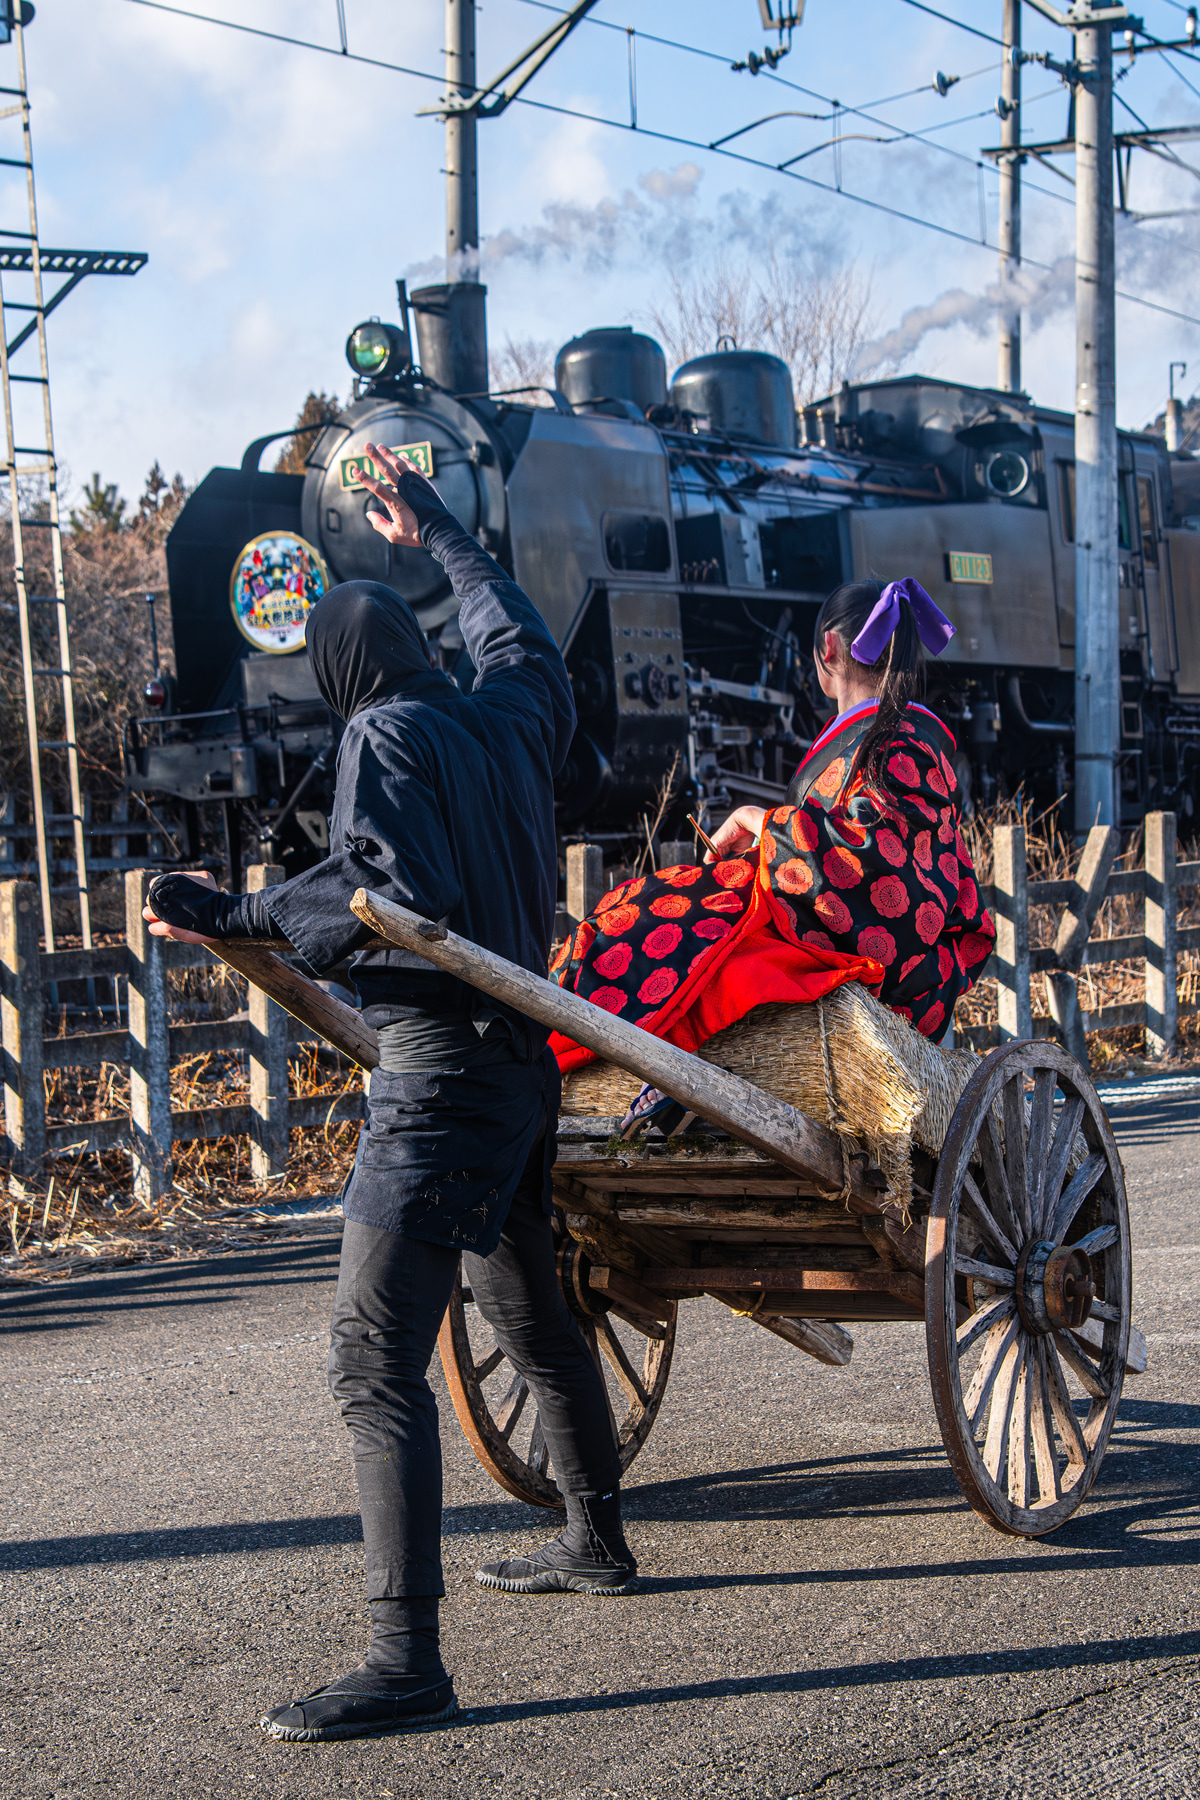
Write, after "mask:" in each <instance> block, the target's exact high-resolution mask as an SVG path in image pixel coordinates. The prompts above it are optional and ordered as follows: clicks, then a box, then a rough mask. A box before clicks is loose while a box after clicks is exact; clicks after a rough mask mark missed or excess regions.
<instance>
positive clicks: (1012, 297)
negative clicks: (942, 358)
mask: <svg viewBox="0 0 1200 1800" xmlns="http://www.w3.org/2000/svg"><path fill="white" fill-rule="evenodd" d="M1020 49H1021V0H1004V69H1003V73H1002V75H1001V81H1000V105H999V107H998V109H997V110H998V111H999V113H1000V154H999V156H998V157H997V170H998V172H999V176H1000V290H1001V300H1000V344H999V368H998V371H997V386H998V387H1001V388H1003V389H1005V390H1006V392H1008V393H1010V394H1019V393H1020V391H1021V308H1020V306H1019V304H1018V303H1017V300H1016V289H1015V284H1016V278H1017V273H1018V271H1019V269H1020V266H1021V153H1020V149H1019V148H1018V146H1019V145H1020V142H1021V62H1020ZM1014 50H1015V51H1016V52H1017V55H1016V56H1014V55H1013V54H1012V52H1013V51H1014Z"/></svg>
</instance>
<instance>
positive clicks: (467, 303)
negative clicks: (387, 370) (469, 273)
mask: <svg viewBox="0 0 1200 1800" xmlns="http://www.w3.org/2000/svg"><path fill="white" fill-rule="evenodd" d="M409 303H410V305H411V306H412V309H413V313H414V314H415V316H416V321H417V345H418V348H419V351H420V362H421V373H422V374H423V375H428V376H430V377H431V378H432V379H433V380H434V381H436V382H437V384H438V386H439V387H443V388H446V389H447V390H448V392H450V393H451V394H485V393H486V392H487V387H488V354H487V311H486V304H487V289H486V288H485V287H483V286H482V285H481V284H480V283H479V282H478V281H446V282H442V283H440V284H439V285H438V286H437V287H427V288H417V289H416V291H415V292H414V293H413V294H412V295H411V297H410V302H409Z"/></svg>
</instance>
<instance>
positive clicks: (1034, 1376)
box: [925, 1042, 1130, 1537]
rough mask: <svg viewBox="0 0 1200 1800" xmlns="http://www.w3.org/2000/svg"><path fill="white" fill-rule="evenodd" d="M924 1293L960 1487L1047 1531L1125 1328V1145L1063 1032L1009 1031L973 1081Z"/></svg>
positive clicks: (1104, 1393) (1109, 1412)
mask: <svg viewBox="0 0 1200 1800" xmlns="http://www.w3.org/2000/svg"><path fill="white" fill-rule="evenodd" d="M925 1308H926V1311H925V1323H926V1335H927V1339H928V1347H929V1371H930V1377H931V1380H932V1384H933V1398H934V1405H935V1407H936V1408H937V1416H938V1423H939V1425H940V1426H941V1432H942V1440H943V1442H944V1443H945V1446H946V1453H947V1455H948V1456H949V1458H950V1464H951V1467H952V1468H953V1470H954V1473H955V1476H956V1477H957V1479H958V1482H959V1485H960V1487H961V1488H962V1490H963V1493H964V1494H965V1495H966V1497H967V1499H968V1500H969V1501H970V1503H971V1505H972V1506H973V1507H974V1508H975V1511H976V1512H978V1513H979V1514H981V1515H982V1517H983V1518H985V1519H987V1520H988V1521H989V1523H990V1524H992V1525H995V1526H996V1527H998V1529H999V1530H1001V1531H1008V1532H1011V1533H1013V1535H1014V1536H1018V1537H1040V1536H1042V1535H1044V1533H1046V1532H1048V1531H1054V1530H1055V1529H1056V1528H1057V1527H1058V1526H1059V1525H1061V1524H1062V1523H1063V1522H1064V1520H1066V1519H1068V1518H1069V1517H1070V1516H1071V1514H1072V1513H1073V1512H1074V1511H1075V1509H1076V1507H1077V1506H1079V1504H1080V1503H1081V1501H1082V1500H1083V1498H1084V1496H1085V1495H1086V1494H1087V1492H1088V1490H1089V1488H1090V1487H1091V1485H1092V1483H1093V1481H1094V1480H1095V1479H1096V1474H1097V1472H1098V1470H1099V1467H1100V1464H1101V1462H1102V1460H1103V1458H1104V1452H1105V1450H1106V1448H1107V1445H1108V1437H1109V1433H1110V1431H1111V1430H1112V1426H1113V1420H1114V1418H1115V1416H1116V1411H1117V1405H1118V1402H1119V1401H1120V1398H1121V1386H1122V1383H1123V1381H1124V1378H1125V1358H1126V1354H1127V1351H1128V1347H1129V1326H1130V1256H1129V1215H1128V1210H1127V1208H1126V1203H1125V1181H1124V1176H1123V1174H1122V1170H1121V1159H1120V1156H1119V1154H1118V1151H1117V1147H1116V1144H1115V1142H1114V1140H1113V1135H1112V1131H1111V1129H1110V1128H1109V1124H1108V1120H1107V1118H1106V1117H1105V1114H1104V1109H1103V1107H1102V1106H1101V1104H1100V1100H1099V1098H1098V1096H1097V1094H1096V1090H1095V1088H1094V1087H1093V1086H1092V1084H1091V1082H1090V1081H1089V1080H1088V1078H1087V1076H1086V1075H1085V1073H1084V1071H1083V1070H1082V1069H1081V1068H1080V1066H1079V1064H1078V1063H1077V1062H1076V1061H1075V1060H1074V1058H1073V1057H1071V1056H1068V1055H1067V1053H1066V1052H1065V1051H1064V1050H1061V1049H1059V1047H1058V1046H1057V1045H1056V1044H1053V1043H1049V1042H1045V1043H1041V1042H1039V1043H1016V1044H1009V1045H1006V1046H1005V1047H1004V1048H1002V1049H1000V1050H995V1051H993V1052H992V1054H991V1055H990V1056H988V1057H986V1058H985V1059H984V1061H983V1062H982V1064H981V1065H980V1067H979V1068H978V1069H977V1070H976V1071H975V1073H974V1075H973V1076H972V1077H971V1080H970V1081H969V1082H968V1084H967V1087H966V1091H965V1092H964V1094H963V1097H962V1100H961V1101H960V1102H959V1105H958V1108H957V1110H956V1111H955V1114H954V1117H953V1119H952V1121H951V1125H950V1131H949V1133H948V1135H947V1138H946V1144H945V1148H944V1150H943V1152H942V1156H941V1159H940V1162H939V1166H938V1174H937V1180H936V1183H935V1186H934V1196H933V1206H932V1211H931V1216H930V1221H929V1233H928V1237H927V1240H926V1265H925ZM1085 1407H1086V1412H1085V1411H1084V1410H1083V1409H1084V1408H1085Z"/></svg>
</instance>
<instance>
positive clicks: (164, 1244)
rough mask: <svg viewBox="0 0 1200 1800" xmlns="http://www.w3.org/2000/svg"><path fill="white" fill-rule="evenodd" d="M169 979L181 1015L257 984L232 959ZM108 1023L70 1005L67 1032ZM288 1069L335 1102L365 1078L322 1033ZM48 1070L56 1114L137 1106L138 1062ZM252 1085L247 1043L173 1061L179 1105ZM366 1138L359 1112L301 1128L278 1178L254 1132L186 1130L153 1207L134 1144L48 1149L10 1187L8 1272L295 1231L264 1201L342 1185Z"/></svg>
mask: <svg viewBox="0 0 1200 1800" xmlns="http://www.w3.org/2000/svg"><path fill="white" fill-rule="evenodd" d="M169 980H170V983H171V993H170V1010H171V1020H172V1023H173V1024H184V1023H188V1022H192V1021H195V1020H197V1019H205V1018H211V1019H219V1018H231V1017H235V1016H236V1015H237V1014H238V1013H239V1012H240V1011H241V1010H242V1009H243V1008H244V1006H245V1001H246V984H245V982H244V981H243V980H242V979H241V977H240V976H237V975H235V974H234V973H233V971H232V970H229V969H225V968H220V969H187V970H180V971H175V972H172V974H171V975H170V977H169ZM112 1023H113V1021H112V1015H111V1013H110V1014H109V1017H108V1018H107V1019H106V1020H105V1021H104V1026H105V1028H107V1029H111V1028H112ZM98 1024H99V1022H98V1021H95V1020H93V1021H90V1022H85V1021H81V1020H80V1019H78V1018H77V1017H76V1018H72V1019H70V1020H69V1021H68V1020H67V1019H66V1017H65V1016H64V1017H63V1018H62V1019H61V1021H60V1029H59V1032H58V1034H57V1035H60V1036H65V1035H66V1034H67V1031H68V1029H69V1030H71V1031H79V1030H81V1029H82V1030H86V1029H96V1028H97V1027H98ZM47 1025H48V1027H49V1020H48V1021H47ZM288 1077H289V1079H288V1090H289V1093H290V1094H292V1095H293V1096H304V1097H311V1096H313V1095H322V1096H325V1095H327V1096H328V1098H329V1101H330V1104H331V1106H332V1104H333V1102H334V1101H336V1100H337V1099H339V1098H340V1097H341V1096H342V1095H343V1094H345V1093H350V1092H354V1091H356V1090H357V1088H358V1086H359V1084H360V1081H361V1074H360V1071H359V1070H358V1069H357V1067H355V1066H354V1065H353V1064H351V1063H350V1062H349V1061H348V1060H347V1059H346V1058H344V1057H341V1056H338V1055H337V1054H336V1053H335V1052H333V1051H330V1050H327V1049H325V1048H324V1047H322V1046H320V1045H316V1044H306V1045H302V1046H298V1047H297V1048H296V1050H295V1051H294V1052H293V1054H292V1056H291V1057H290V1058H289V1062H288ZM44 1080H45V1087H46V1109H47V1115H48V1118H49V1119H50V1121H51V1122H52V1123H54V1124H71V1123H75V1122H78V1124H79V1125H80V1127H81V1128H82V1127H85V1126H86V1125H87V1124H88V1123H90V1122H91V1121H92V1120H94V1119H101V1118H112V1117H114V1116H119V1115H121V1114H127V1113H128V1111H129V1070H128V1068H127V1067H126V1066H125V1065H124V1064H118V1063H103V1064H101V1065H100V1067H99V1068H98V1069H60V1070H53V1071H48V1072H47V1073H46V1075H45V1077H44ZM249 1097H250V1094H249V1069H248V1058H247V1055H246V1053H245V1052H244V1051H222V1052H218V1053H215V1054H203V1055H196V1056H188V1057H182V1058H180V1059H179V1060H178V1061H177V1062H175V1063H173V1064H172V1067H171V1105H172V1110H173V1111H177V1112H187V1111H191V1110H193V1109H198V1108H201V1107H208V1106H236V1105H239V1104H244V1103H245V1102H246V1101H248V1100H249ZM81 1135H82V1131H81ZM357 1141H358V1126H357V1124H356V1123H354V1122H353V1121H343V1122H340V1123H338V1122H331V1123H330V1124H328V1125H327V1126H325V1127H324V1128H317V1127H310V1128H306V1129H304V1130H297V1131H293V1132H292V1134H291V1149H290V1156H289V1160H288V1167H287V1171H286V1173H285V1174H284V1175H282V1176H279V1177H276V1178H275V1179H274V1180H271V1181H267V1182H259V1181H255V1179H254V1178H253V1176H252V1175H251V1172H250V1140H249V1138H248V1137H246V1136H245V1135H240V1136H235V1137H225V1138H215V1139H200V1140H197V1141H195V1142H192V1143H187V1142H179V1143H176V1144H175V1145H174V1146H173V1182H172V1186H171V1190H170V1192H169V1193H168V1194H167V1195H166V1196H164V1198H163V1199H162V1200H161V1201H160V1202H159V1204H158V1205H157V1206H155V1207H152V1208H151V1207H146V1206H144V1205H142V1204H141V1202H139V1201H137V1200H135V1199H134V1198H133V1194H132V1188H131V1180H130V1168H129V1157H128V1155H127V1153H125V1152H124V1151H121V1150H106V1151H100V1152H95V1151H88V1150H84V1149H80V1150H79V1151H78V1152H77V1153H75V1154H74V1155H72V1154H65V1155H64V1154H61V1153H60V1154H59V1155H57V1156H54V1157H52V1158H47V1162H46V1166H45V1170H44V1172H43V1173H42V1174H41V1175H40V1176H39V1177H36V1178H27V1179H23V1180H22V1182H21V1184H20V1185H21V1188H22V1190H23V1192H22V1194H21V1195H20V1196H18V1195H17V1194H15V1193H9V1194H8V1195H7V1198H6V1202H5V1205H4V1212H3V1213H2V1214H0V1259H2V1262H3V1269H4V1273H5V1274H6V1275H7V1277H8V1279H10V1280H13V1279H16V1280H24V1281H28V1280H38V1279H44V1278H46V1277H48V1276H64V1275H72V1274H78V1273H79V1272H80V1271H81V1270H84V1269H90V1268H94V1267H96V1266H97V1265H98V1264H100V1263H105V1264H113V1263H129V1262H143V1261H148V1260H149V1261H158V1260H163V1259H165V1258H171V1257H179V1256H198V1255H200V1254H202V1253H203V1252H205V1251H209V1250H212V1249H214V1248H220V1247H229V1246H230V1245H233V1244H237V1243H241V1242H245V1241H246V1235H245V1234H246V1231H247V1229H248V1228H249V1227H250V1226H251V1225H254V1226H255V1227H256V1229H257V1230H258V1231H260V1232H261V1230H262V1229H264V1228H271V1229H273V1230H274V1231H276V1232H279V1231H283V1232H288V1231H294V1230H295V1229H296V1227H295V1225H294V1224H293V1223H291V1222H290V1221H278V1220H276V1221H274V1222H272V1221H271V1219H270V1216H269V1215H267V1214H264V1212H263V1210H262V1209H263V1207H264V1206H268V1205H276V1204H278V1203H279V1202H280V1201H286V1200H294V1199H301V1198H305V1197H309V1196H318V1195H326V1194H336V1193H337V1192H338V1191H339V1189H340V1188H341V1186H342V1183H343V1181H344V1180H345V1178H346V1175H347V1173H348V1172H349V1169H350V1166H351V1164H352V1162H353V1160H354V1151H355V1146H356V1144H357ZM5 1252H7V1255H5V1254H4V1253H5Z"/></svg>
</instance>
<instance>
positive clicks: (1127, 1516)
mask: <svg viewBox="0 0 1200 1800" xmlns="http://www.w3.org/2000/svg"><path fill="white" fill-rule="evenodd" d="M1139 1410H1140V1411H1141V1412H1143V1413H1148V1414H1151V1415H1159V1414H1164V1413H1165V1414H1169V1415H1174V1414H1175V1413H1177V1412H1178V1411H1180V1410H1183V1411H1186V1412H1191V1413H1195V1412H1197V1411H1200V1409H1198V1408H1195V1407H1185V1408H1183V1409H1180V1408H1177V1407H1165V1406H1158V1405H1155V1404H1153V1403H1144V1402H1143V1403H1139ZM1148 1422H1149V1421H1148ZM1153 1422H1155V1423H1163V1422H1165V1421H1162V1420H1160V1419H1158V1418H1155V1419H1154V1421H1153ZM864 1465H868V1467H867V1468H866V1469H864ZM1102 1484H1103V1492H1102V1497H1103V1498H1104V1499H1107V1500H1108V1502H1109V1504H1107V1505H1091V1506H1088V1505H1087V1504H1086V1503H1085V1506H1084V1508H1083V1510H1082V1511H1081V1512H1079V1513H1078V1514H1076V1515H1075V1517H1074V1518H1072V1519H1069V1520H1068V1521H1067V1523H1066V1524H1065V1525H1064V1526H1062V1527H1061V1528H1060V1529H1059V1530H1058V1531H1057V1532H1056V1533H1055V1534H1054V1535H1053V1537H1048V1538H1044V1539H1038V1540H1035V1541H1033V1542H1023V1541H1018V1542H1014V1541H1013V1540H1011V1539H1007V1538H999V1537H998V1538H997V1540H996V1542H997V1545H998V1546H999V1545H1000V1544H1006V1545H1007V1544H1010V1543H1011V1544H1012V1546H1013V1547H1012V1549H1011V1550H1010V1551H1003V1552H1002V1551H1000V1550H999V1549H998V1550H997V1554H996V1555H994V1556H988V1557H982V1558H970V1557H959V1558H954V1557H950V1558H947V1560H946V1561H944V1562H937V1563H932V1562H930V1563H920V1564H914V1563H896V1564H889V1563H887V1562H886V1561H885V1560H884V1559H885V1558H886V1556H887V1554H888V1549H889V1541H888V1537H887V1535H886V1530H885V1527H886V1524H887V1521H888V1520H889V1519H894V1518H899V1517H903V1516H905V1515H907V1514H915V1513H925V1514H928V1513H931V1512H946V1513H949V1512H952V1511H953V1512H956V1513H961V1512H965V1510H966V1503H965V1501H964V1500H963V1499H962V1496H961V1495H960V1494H959V1492H958V1489H957V1487H956V1486H955V1483H954V1479H953V1477H952V1476H951V1474H950V1471H949V1468H948V1467H947V1465H946V1463H945V1461H944V1459H943V1456H942V1451H941V1447H940V1446H936V1447H935V1446H932V1445H930V1446H921V1447H919V1448H916V1449H902V1450H896V1451H886V1450H881V1451H876V1452H871V1453H868V1454H866V1455H861V1456H857V1457H854V1458H835V1457H827V1458H819V1459H815V1460H813V1461H811V1462H804V1463H789V1464H783V1465H778V1464H777V1465H774V1466H770V1467H765V1468H749V1469H734V1470H727V1471H724V1472H722V1473H720V1474H709V1475H696V1476H690V1477H687V1478H683V1479H680V1480H678V1481H664V1482H657V1483H652V1484H649V1485H647V1486H646V1487H638V1488H632V1489H630V1490H628V1491H627V1493H626V1497H625V1499H626V1504H625V1514H626V1518H627V1519H628V1520H629V1522H630V1523H631V1524H636V1523H637V1522H640V1521H654V1520H665V1519H672V1520H688V1519H694V1520H696V1521H698V1522H699V1521H705V1522H711V1521H712V1520H714V1519H726V1520H745V1521H753V1520H761V1521H763V1522H767V1521H787V1520H802V1519H814V1520H815V1519H819V1518H820V1519H830V1518H846V1517H850V1516H853V1515H861V1514H862V1513H863V1512H865V1511H867V1510H870V1511H872V1512H873V1513H874V1515H875V1516H876V1517H877V1519H878V1522H879V1525H880V1539H879V1556H880V1561H879V1563H877V1564H876V1566H874V1567H873V1568H848V1569H836V1568H835V1569H830V1568H814V1569H802V1570H778V1571H776V1570H772V1571H768V1572H765V1573H759V1572H752V1571H745V1570H740V1569H735V1570H730V1571H728V1572H726V1573H722V1574H713V1575H680V1576H662V1577H651V1578H649V1579H645V1580H643V1582H642V1583H641V1588H642V1591H643V1592H646V1593H673V1592H679V1591H687V1590H695V1591H703V1590H708V1589H716V1588H738V1587H764V1588H770V1587H787V1586H797V1585H806V1584H817V1585H820V1584H821V1583H825V1582H832V1583H840V1582H887V1581H896V1580H900V1581H911V1580H912V1579H913V1578H914V1577H918V1576H925V1575H934V1576H937V1575H967V1574H990V1575H1005V1574H1009V1573H1015V1572H1016V1571H1018V1570H1025V1571H1027V1570H1028V1567H1029V1564H1030V1561H1031V1559H1036V1562H1037V1566H1038V1570H1039V1572H1046V1573H1052V1572H1055V1571H1059V1570H1071V1569H1110V1568H1137V1567H1147V1568H1149V1567H1153V1568H1163V1567H1179V1568H1184V1567H1194V1566H1196V1565H1197V1564H1200V1506H1198V1505H1197V1503H1196V1484H1195V1450H1194V1448H1193V1447H1192V1446H1190V1445H1185V1444H1161V1443H1158V1442H1155V1441H1154V1440H1153V1439H1150V1440H1147V1441H1146V1442H1144V1443H1142V1442H1139V1443H1136V1444H1131V1445H1130V1446H1129V1447H1128V1448H1126V1447H1122V1446H1121V1445H1117V1444H1114V1446H1113V1447H1112V1449H1110V1451H1109V1454H1108V1457H1107V1460H1106V1462H1105V1464H1104V1470H1103V1477H1102ZM1121 1489H1125V1490H1127V1491H1128V1490H1132V1489H1136V1490H1137V1491H1136V1494H1132V1493H1131V1494H1130V1497H1129V1498H1128V1499H1123V1501H1122V1503H1121V1504H1117V1505H1113V1504H1112V1499H1113V1497H1114V1490H1116V1491H1117V1492H1120V1490H1121ZM559 1518H560V1515H558V1514H556V1513H553V1512H544V1511H543V1510H542V1509H541V1508H536V1509H535V1508H532V1507H527V1506H524V1505H522V1504H521V1503H520V1502H519V1501H517V1502H514V1501H510V1500H502V1499H500V1498H499V1497H497V1499H496V1501H495V1502H494V1503H493V1504H491V1505H467V1506H448V1507H447V1508H446V1510H445V1513H444V1515H443V1521H442V1530H443V1535H444V1536H446V1537H448V1538H459V1537H470V1536H472V1535H475V1534H477V1533H482V1532H488V1533H495V1532H498V1531H512V1530H521V1531H529V1532H531V1533H533V1534H534V1535H536V1534H538V1533H540V1532H543V1531H547V1530H548V1531H550V1532H551V1533H552V1532H553V1531H555V1530H557V1529H558V1520H559ZM361 1539H362V1531H361V1526H360V1524H359V1519H358V1515H357V1514H356V1513H342V1514H336V1515H334V1516H332V1517H327V1518H300V1519H256V1520H248V1521H245V1522H242V1523H237V1524H228V1525H194V1526H186V1525H185V1526H178V1527H173V1528H169V1529H166V1530H146V1531H127V1532H103V1533H96V1534H91V1535H89V1534H82V1533H81V1534H78V1535H72V1536H70V1537H58V1538H39V1539H32V1540H29V1541H27V1542H19V1541H11V1540H10V1541H9V1542H7V1543H5V1544H0V1568H8V1569H14V1570H15V1569H48V1568H63V1567H67V1566H70V1565H72V1564H79V1563H122V1562H150V1561H157V1560H161V1559H174V1558H180V1557H195V1556H254V1555H258V1554H261V1553H263V1552H266V1551H273V1550H280V1549H288V1548H295V1547H300V1546H304V1547H311V1546H313V1545H319V1544H357V1543H360V1542H361Z"/></svg>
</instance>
